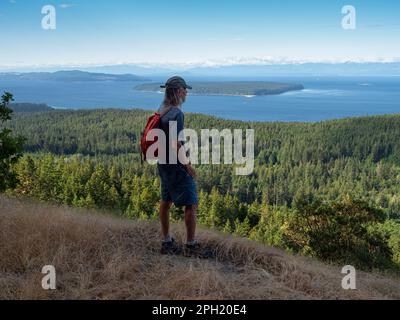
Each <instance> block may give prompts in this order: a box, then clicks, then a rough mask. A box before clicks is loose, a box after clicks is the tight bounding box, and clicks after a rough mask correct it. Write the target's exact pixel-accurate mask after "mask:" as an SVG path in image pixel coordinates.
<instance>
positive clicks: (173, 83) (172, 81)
mask: <svg viewBox="0 0 400 320" xmlns="http://www.w3.org/2000/svg"><path fill="white" fill-rule="evenodd" d="M160 87H161V88H176V89H178V88H185V89H192V87H191V86H189V85H187V83H186V81H185V80H183V78H181V77H177V76H176V77H172V78H169V79H168V81H167V82H166V84H165V85H162V86H160Z"/></svg>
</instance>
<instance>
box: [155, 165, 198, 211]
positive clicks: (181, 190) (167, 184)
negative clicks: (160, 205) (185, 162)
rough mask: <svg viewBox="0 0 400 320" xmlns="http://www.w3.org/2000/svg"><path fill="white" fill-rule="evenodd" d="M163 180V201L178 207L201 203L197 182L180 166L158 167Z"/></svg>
mask: <svg viewBox="0 0 400 320" xmlns="http://www.w3.org/2000/svg"><path fill="white" fill-rule="evenodd" d="M158 174H159V176H160V179H161V199H162V200H163V201H167V202H173V203H174V204H175V205H176V206H177V207H182V206H189V205H197V204H198V203H199V199H198V195H197V188H196V182H195V181H194V179H193V178H192V176H191V175H190V174H189V173H187V171H186V169H185V168H184V167H183V166H181V165H178V164H164V165H158Z"/></svg>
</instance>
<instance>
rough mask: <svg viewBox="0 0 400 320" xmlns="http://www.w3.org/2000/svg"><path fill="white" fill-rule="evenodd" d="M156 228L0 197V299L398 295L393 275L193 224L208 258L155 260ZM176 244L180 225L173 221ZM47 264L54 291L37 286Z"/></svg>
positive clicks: (180, 234)
mask: <svg viewBox="0 0 400 320" xmlns="http://www.w3.org/2000/svg"><path fill="white" fill-rule="evenodd" d="M158 232H159V231H158V224H157V223H155V222H143V221H132V220H123V219H117V218H112V217H110V216H105V215H101V214H99V213H96V212H94V211H92V212H84V211H77V209H70V208H67V207H54V206H50V205H43V204H39V203H34V202H29V201H27V200H17V199H14V198H8V197H5V196H3V195H0V243H1V244H2V245H1V246H0V287H1V288H2V289H1V290H0V299H48V298H49V299H321V298H323V299H400V279H398V278H392V277H388V276H382V275H378V274H371V273H364V272H358V273H357V288H358V289H357V290H355V291H345V290H343V289H342V288H341V281H342V277H343V275H342V274H341V270H340V268H337V267H331V266H326V265H323V264H321V263H319V262H317V261H315V260H312V259H308V258H304V257H299V256H291V255H289V254H287V253H285V252H284V251H281V250H277V249H274V248H271V247H266V246H263V245H260V244H257V243H255V242H251V241H249V240H245V239H242V238H234V237H232V236H226V235H222V234H220V233H216V232H211V231H208V230H201V231H200V233H199V238H200V240H201V241H203V242H204V243H207V244H208V245H211V246H214V247H215V248H217V250H218V256H217V259H216V260H210V261H209V260H206V261H204V260H197V259H192V258H184V257H169V256H161V255H160V254H159V253H158V249H159V244H160V243H159V233H158ZM173 233H174V235H176V237H177V238H178V239H179V240H182V238H183V237H184V229H183V226H182V225H180V224H176V225H173ZM49 264H50V265H54V266H55V268H56V271H57V290H55V291H51V292H50V291H45V290H43V289H42V288H41V280H42V277H43V275H42V274H41V273H40V271H41V269H42V267H43V266H44V265H49Z"/></svg>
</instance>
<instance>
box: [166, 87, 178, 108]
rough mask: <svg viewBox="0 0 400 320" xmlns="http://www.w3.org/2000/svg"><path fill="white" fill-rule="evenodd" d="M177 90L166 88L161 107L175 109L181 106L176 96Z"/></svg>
mask: <svg viewBox="0 0 400 320" xmlns="http://www.w3.org/2000/svg"><path fill="white" fill-rule="evenodd" d="M178 90H179V89H178V88H166V89H165V96H164V101H163V103H162V106H164V107H165V108H169V107H177V106H179V105H180V104H181V99H180V98H179V96H178Z"/></svg>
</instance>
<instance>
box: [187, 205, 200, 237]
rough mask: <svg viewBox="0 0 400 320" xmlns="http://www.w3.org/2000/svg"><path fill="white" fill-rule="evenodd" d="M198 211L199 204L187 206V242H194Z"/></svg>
mask: <svg viewBox="0 0 400 320" xmlns="http://www.w3.org/2000/svg"><path fill="white" fill-rule="evenodd" d="M196 211H197V206H196V205H191V206H186V207H185V224H186V232H187V242H192V241H193V240H194V238H195V234H196Z"/></svg>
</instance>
